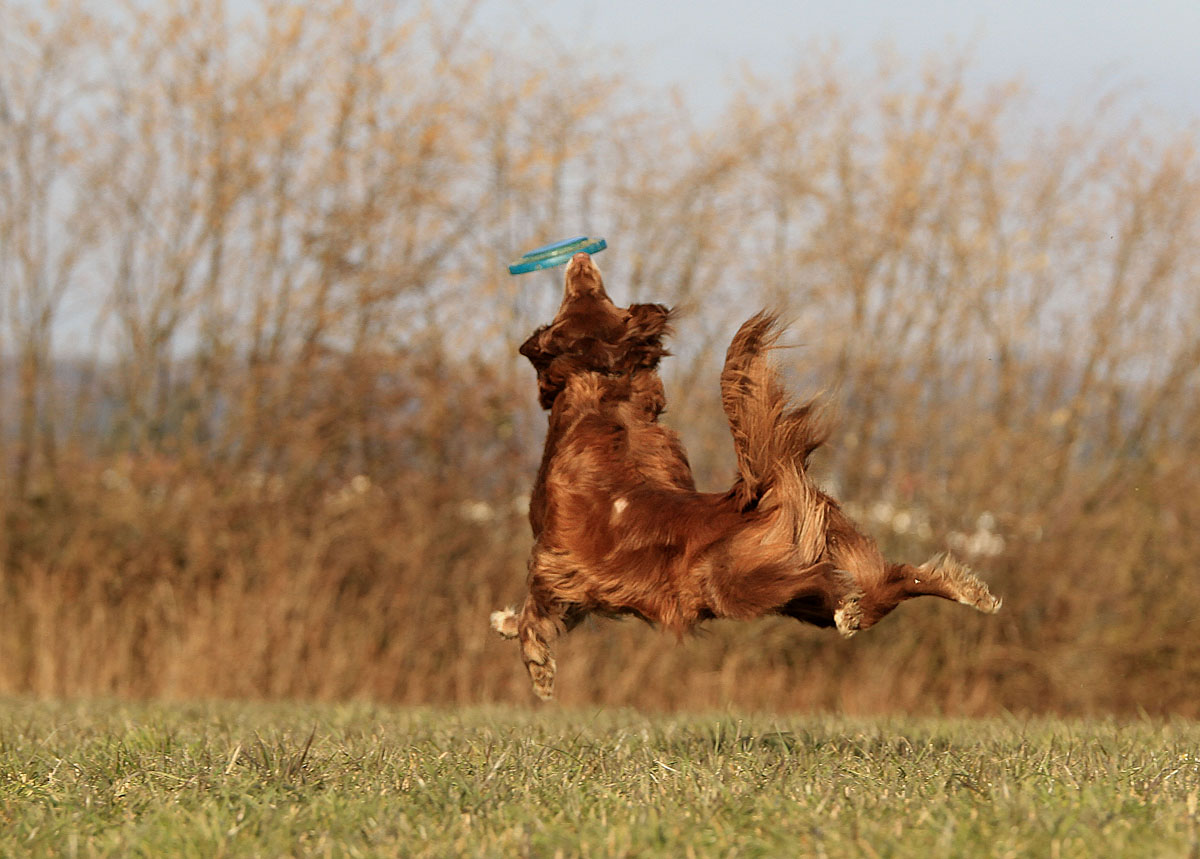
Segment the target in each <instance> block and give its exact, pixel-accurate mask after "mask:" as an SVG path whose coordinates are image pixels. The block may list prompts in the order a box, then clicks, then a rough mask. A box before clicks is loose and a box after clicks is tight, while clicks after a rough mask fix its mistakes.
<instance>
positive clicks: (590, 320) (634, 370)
mask: <svg viewBox="0 0 1200 859" xmlns="http://www.w3.org/2000/svg"><path fill="white" fill-rule="evenodd" d="M671 320H672V312H671V310H669V309H668V308H666V307H664V306H663V305H660V304H633V305H631V306H629V307H628V308H621V307H618V306H616V305H615V304H613V302H612V300H611V299H610V298H609V297H608V294H607V293H606V291H605V289H604V283H603V280H602V278H601V275H600V270H599V269H598V268H597V267H596V264H595V263H594V262H593V261H592V259H591V257H590V256H588V255H587V254H586V253H580V254H576V255H575V256H574V257H573V258H572V259H571V261H570V263H569V264H568V266H567V269H566V278H565V286H564V291H563V299H562V304H561V306H560V307H559V310H558V313H557V314H556V315H555V317H554V320H553V321H552V322H551V323H550V324H549V325H545V326H542V327H541V328H538V329H537V330H536V331H535V332H534V333H533V334H532V335H531V336H530V337H529V339H528V340H526V341H525V343H524V344H523V345H522V346H521V348H520V353H521V354H522V355H523V356H525V357H526V358H528V359H529V361H530V362H531V363H532V364H533V367H534V369H535V370H536V371H537V384H538V400H539V402H540V404H541V406H542V408H543V409H547V410H549V413H550V414H549V424H548V429H547V435H546V443H545V450H544V452H543V456H542V461H541V466H540V468H539V470H538V475H537V480H536V482H535V484H534V489H533V492H532V494H531V496H530V506H529V522H530V526H531V527H532V530H533V538H534V545H533V550H532V553H531V555H530V559H529V574H528V588H529V593H528V596H527V597H526V599H525V603H524V606H523V607H522V608H521V611H520V612H519V613H518V612H516V611H514V610H513V609H511V608H510V609H505V610H502V611H497V612H493V613H492V616H491V623H492V627H493V628H494V629H495V630H496V631H497V632H498V633H499V634H500V635H501V636H503V637H504V638H510V639H512V638H515V639H518V640H519V643H520V647H521V655H522V658H523V659H524V662H525V666H526V668H527V669H528V671H529V675H530V678H531V679H532V681H533V689H534V692H535V693H536V694H537V695H538V697H540V698H542V699H543V700H549V699H551V698H552V697H553V694H554V673H555V662H554V658H553V656H552V655H551V649H550V648H551V644H552V643H553V642H554V640H555V639H556V638H557V637H558V636H559V635H561V634H563V633H565V632H568V631H570V630H571V629H572V628H573V627H575V626H576V625H577V624H578V623H579V622H580V621H581V620H583V619H584V618H585V617H586V616H587V615H589V614H596V615H601V616H606V617H618V616H622V615H633V616H635V617H638V618H641V619H642V620H645V621H647V622H649V623H652V624H658V625H660V626H663V627H666V628H668V629H671V630H673V631H675V632H677V633H678V634H680V635H682V634H684V633H686V632H688V631H690V630H692V629H694V628H695V627H696V626H697V625H698V624H700V623H702V622H704V621H706V620H710V619H714V618H739V619H750V618H756V617H762V616H764V615H770V614H779V615H786V616H790V617H794V618H796V619H797V620H800V621H803V622H805V623H810V624H813V625H816V626H819V627H835V628H836V629H837V630H838V631H839V632H840V633H841V634H842V635H844V636H851V635H854V634H855V633H856V632H858V631H860V630H864V629H868V628H869V627H871V626H874V625H875V624H876V623H878V622H879V620H880V619H881V618H883V617H884V616H885V615H887V614H888V613H889V612H891V611H892V610H893V609H894V608H895V607H896V606H897V605H899V604H900V603H901V602H903V601H904V600H907V599H911V598H913V597H918V596H937V597H942V598H944V599H948V600H954V601H957V602H960V603H964V604H966V605H969V606H972V607H974V608H976V609H979V610H980V611H983V612H989V613H990V612H995V611H997V610H998V609H999V608H1000V600H999V599H997V598H996V597H994V596H992V594H991V593H990V592H989V590H988V588H987V586H986V585H985V584H984V583H983V582H982V581H980V580H979V579H978V578H977V577H976V576H975V575H974V573H973V572H972V571H971V570H970V568H968V567H967V566H966V565H965V564H963V563H960V562H959V561H957V560H955V559H954V558H952V557H951V556H950V555H949V554H942V555H938V556H935V557H934V558H933V559H931V560H930V561H928V562H926V563H924V564H922V565H920V566H913V565H911V564H903V563H900V564H898V563H890V562H888V561H886V560H885V559H884V557H883V555H882V554H881V553H880V551H879V549H878V547H877V546H876V544H875V542H874V541H873V540H872V539H871V538H870V537H868V536H867V535H865V534H864V533H862V532H861V531H860V530H859V529H858V528H857V527H856V526H855V525H854V523H853V522H852V521H851V520H850V518H849V517H848V516H847V515H846V514H845V513H844V512H843V511H842V509H841V507H840V506H839V505H838V503H837V502H836V501H835V500H834V499H833V498H831V497H830V496H829V495H828V494H826V493H825V492H823V491H822V490H821V489H819V488H818V487H817V486H816V484H815V483H814V482H813V480H812V479H811V478H810V477H809V475H808V469H807V466H808V460H809V457H810V455H811V454H812V453H813V451H814V450H816V449H817V448H818V447H820V445H821V444H822V443H824V442H825V441H826V439H827V436H828V434H829V431H828V428H827V425H826V421H825V420H824V419H823V413H822V410H821V408H820V406H819V403H818V402H817V401H815V400H813V401H808V402H805V403H800V404H796V403H794V402H793V401H792V400H791V398H790V397H789V396H788V394H787V392H786V390H785V389H784V387H783V384H782V383H781V380H780V377H779V374H778V371H777V370H776V369H775V368H774V366H773V365H772V364H771V362H770V361H769V360H768V354H769V352H770V351H771V349H772V348H773V347H774V346H775V344H776V341H777V340H778V338H779V336H780V334H781V333H782V327H781V325H780V323H779V320H778V318H777V316H776V315H774V314H772V313H767V312H765V311H764V312H760V313H757V314H755V315H754V316H752V317H751V318H750V319H748V320H747V321H746V322H745V323H744V324H743V325H742V326H741V328H740V329H739V330H738V332H737V334H736V335H735V336H734V338H733V341H732V343H731V344H730V346H729V350H728V352H727V354H726V357H725V366H724V369H723V371H722V373H721V401H722V407H723V408H724V411H725V414H726V417H727V418H728V420H729V427H730V430H731V432H732V436H733V445H734V451H735V453H736V456H737V477H736V479H735V480H734V482H733V486H732V487H730V489H729V490H728V491H726V492H715V493H714V492H698V491H697V490H696V487H695V483H694V481H693V479H692V471H691V467H690V465H689V463H688V459H687V454H686V452H685V451H684V448H683V445H682V443H681V442H680V439H679V436H678V435H676V433H675V432H673V431H672V430H670V429H669V428H667V427H665V426H663V425H662V424H661V423H659V416H660V415H661V414H662V412H663V410H664V408H665V405H666V398H665V395H664V389H663V384H662V380H661V378H660V377H659V375H658V364H659V361H660V359H662V358H663V357H665V356H666V355H668V352H667V350H666V349H665V348H664V346H663V340H664V339H665V338H666V337H667V336H668V335H669V334H670V333H671Z"/></svg>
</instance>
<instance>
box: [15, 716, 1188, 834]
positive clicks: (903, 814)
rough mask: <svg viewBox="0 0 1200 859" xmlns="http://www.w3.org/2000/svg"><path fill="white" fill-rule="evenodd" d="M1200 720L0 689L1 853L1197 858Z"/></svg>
mask: <svg viewBox="0 0 1200 859" xmlns="http://www.w3.org/2000/svg"><path fill="white" fill-rule="evenodd" d="M1198 793H1200V725H1196V724H1193V723H1184V722H1170V723H1154V722H1136V723H1131V724H1118V723H1113V722H1106V721H1098V722H1082V721H1080V722H1062V721H1050V720H1044V721H1023V720H1017V719H1005V720H993V721H939V720H923V719H901V718H893V719H881V720H853V719H844V718H837V717H829V716H818V717H803V716H798V717H776V716H757V717H749V716H747V717H738V716H733V715H715V716H711V717H698V716H697V717H677V716H644V715H640V714H636V713H629V712H615V713H610V712H605V713H596V712H570V711H561V710H555V709H547V710H545V711H541V712H537V711H487V710H471V711H465V712H448V711H431V710H398V709H385V708H377V707H371V706H366V705H346V706H326V705H261V704H203V705H170V704H145V705H135V704H117V703H72V704H44V703H32V702H24V701H7V702H0V855H3V856H14V855H16V856H20V855H27V854H33V855H55V856H75V855H80V856H91V855H118V856H155V857H160V856H167V855H171V856H197V857H212V856H287V855H316V856H325V855H332V856H371V855H383V856H391V855H399V856H455V855H464V856H475V855H494V856H521V855H535V856H553V855H555V854H561V855H565V856H573V855H582V856H630V855H633V856H687V855H697V856H731V855H736V856H784V855H796V856H876V855H878V856H921V857H924V856H962V855H986V856H1049V857H1057V856H1088V857H1093V856H1132V857H1137V856H1145V857H1164V856H1183V857H1197V856H1198V855H1200V846H1198V840H1197V839H1198V835H1197V817H1198V814H1197V808H1196V805H1197V794H1198Z"/></svg>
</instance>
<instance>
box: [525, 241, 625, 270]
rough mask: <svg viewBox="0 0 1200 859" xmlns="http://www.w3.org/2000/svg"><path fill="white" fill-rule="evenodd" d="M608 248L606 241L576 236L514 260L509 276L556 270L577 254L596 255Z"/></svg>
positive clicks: (543, 246) (537, 249) (544, 246)
mask: <svg viewBox="0 0 1200 859" xmlns="http://www.w3.org/2000/svg"><path fill="white" fill-rule="evenodd" d="M606 247H608V242H606V241H604V239H596V238H589V237H587V236H575V238H573V239H563V240H562V241H561V242H553V243H551V244H548V245H542V246H541V247H540V248H534V249H533V250H531V251H530V252H529V253H527V254H524V255H523V256H522V257H521V258H520V259H518V260H514V261H513V262H512V264H511V265H509V267H508V273H509V274H525V273H527V272H531V271H538V270H539V269H543V268H554V267H555V266H556V265H562V264H563V263H565V262H567V261H568V260H569V259H570V258H571V257H573V256H575V254H577V253H585V254H594V253H599V252H600V251H602V250H604V249H605V248H606Z"/></svg>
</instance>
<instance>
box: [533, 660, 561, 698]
mask: <svg viewBox="0 0 1200 859" xmlns="http://www.w3.org/2000/svg"><path fill="white" fill-rule="evenodd" d="M554 669H555V664H554V659H553V658H550V659H547V660H546V663H545V664H544V665H538V664H537V663H536V662H530V663H529V677H530V679H532V680H533V693H534V694H535V695H537V696H538V697H539V698H541V699H542V700H543V701H553V700H554Z"/></svg>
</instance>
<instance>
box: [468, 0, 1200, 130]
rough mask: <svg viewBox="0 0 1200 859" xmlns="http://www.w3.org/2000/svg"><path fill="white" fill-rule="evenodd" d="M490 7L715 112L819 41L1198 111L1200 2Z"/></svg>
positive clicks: (903, 0) (544, 2)
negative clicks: (962, 61) (747, 78)
mask: <svg viewBox="0 0 1200 859" xmlns="http://www.w3.org/2000/svg"><path fill="white" fill-rule="evenodd" d="M485 14H486V15H487V16H488V17H489V18H490V17H492V16H495V20H497V21H498V22H501V24H502V25H507V26H512V27H513V28H514V29H516V30H517V31H518V32H520V31H524V32H525V33H527V34H528V35H529V36H531V37H532V38H533V39H534V40H547V41H549V42H551V43H553V44H556V45H557V47H558V48H559V49H561V50H566V51H570V52H586V53H592V54H595V53H597V52H609V51H618V52H619V55H620V57H621V66H622V71H623V72H624V73H625V74H626V75H627V76H628V77H629V78H631V79H632V80H633V81H634V82H636V83H638V84H641V85H644V86H649V87H661V88H664V89H667V88H670V87H678V89H679V92H680V93H681V94H682V96H683V98H684V100H685V102H686V103H687V104H688V105H689V106H690V107H691V108H692V109H693V110H694V111H695V112H696V113H697V115H698V117H701V118H702V117H703V116H705V115H715V114H716V113H717V112H718V110H719V109H720V106H721V105H723V104H724V103H725V98H726V97H727V95H728V93H729V91H730V88H731V82H732V81H734V80H736V79H737V77H738V75H739V72H740V70H741V69H742V68H748V69H750V70H751V71H752V72H754V73H755V74H756V75H758V76H763V77H766V78H767V79H768V80H771V79H773V78H775V77H776V76H777V77H778V78H779V79H780V80H783V79H785V78H786V77H787V75H788V73H789V71H790V70H791V69H792V67H793V66H794V64H795V63H796V60H797V59H798V58H800V57H802V56H803V54H804V52H805V51H806V50H811V47H812V46H813V45H830V44H836V45H837V46H838V48H839V50H840V52H841V55H842V56H843V57H844V58H846V59H847V60H849V61H851V62H858V61H861V62H863V63H866V64H870V65H873V62H874V58H875V57H876V56H877V49H878V47H879V46H880V45H881V44H887V45H889V46H891V47H892V48H894V49H895V51H896V52H897V53H898V54H899V55H900V56H901V57H905V58H910V59H914V60H919V59H921V58H922V57H925V56H927V55H929V54H930V53H935V52H945V51H947V50H950V51H963V50H965V51H966V52H967V53H968V55H969V56H970V57H971V58H972V60H973V62H972V65H971V77H974V78H976V79H977V80H979V81H980V82H986V83H997V82H1001V81H1008V80H1012V79H1019V80H1021V81H1023V82H1024V83H1025V84H1026V85H1027V86H1028V89H1029V91H1030V94H1031V97H1032V98H1033V99H1034V100H1035V103H1036V104H1038V105H1041V106H1042V108H1043V109H1047V110H1056V109H1058V108H1060V107H1079V106H1080V105H1081V104H1083V103H1086V102H1087V101H1088V100H1089V99H1094V98H1095V97H1096V96H1097V95H1098V94H1099V93H1100V92H1102V91H1105V92H1106V91H1109V90H1111V89H1118V90H1119V91H1120V92H1121V93H1122V96H1123V98H1125V99H1129V100H1130V102H1131V103H1133V104H1135V105H1136V106H1138V107H1139V108H1140V107H1142V106H1144V107H1145V108H1146V109H1148V110H1153V111H1155V112H1158V113H1160V114H1162V115H1165V116H1169V117H1172V118H1174V119H1175V120H1176V121H1182V122H1181V124H1190V123H1194V122H1198V121H1200V0H1140V2H1113V0H1041V1H1040V2H1037V0H1008V2H1002V0H974V2H972V0H958V2H954V0H893V2H884V0H791V2H787V0H694V2H680V0H659V2H655V0H603V2H602V0H491V2H488V3H486V6H485Z"/></svg>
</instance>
